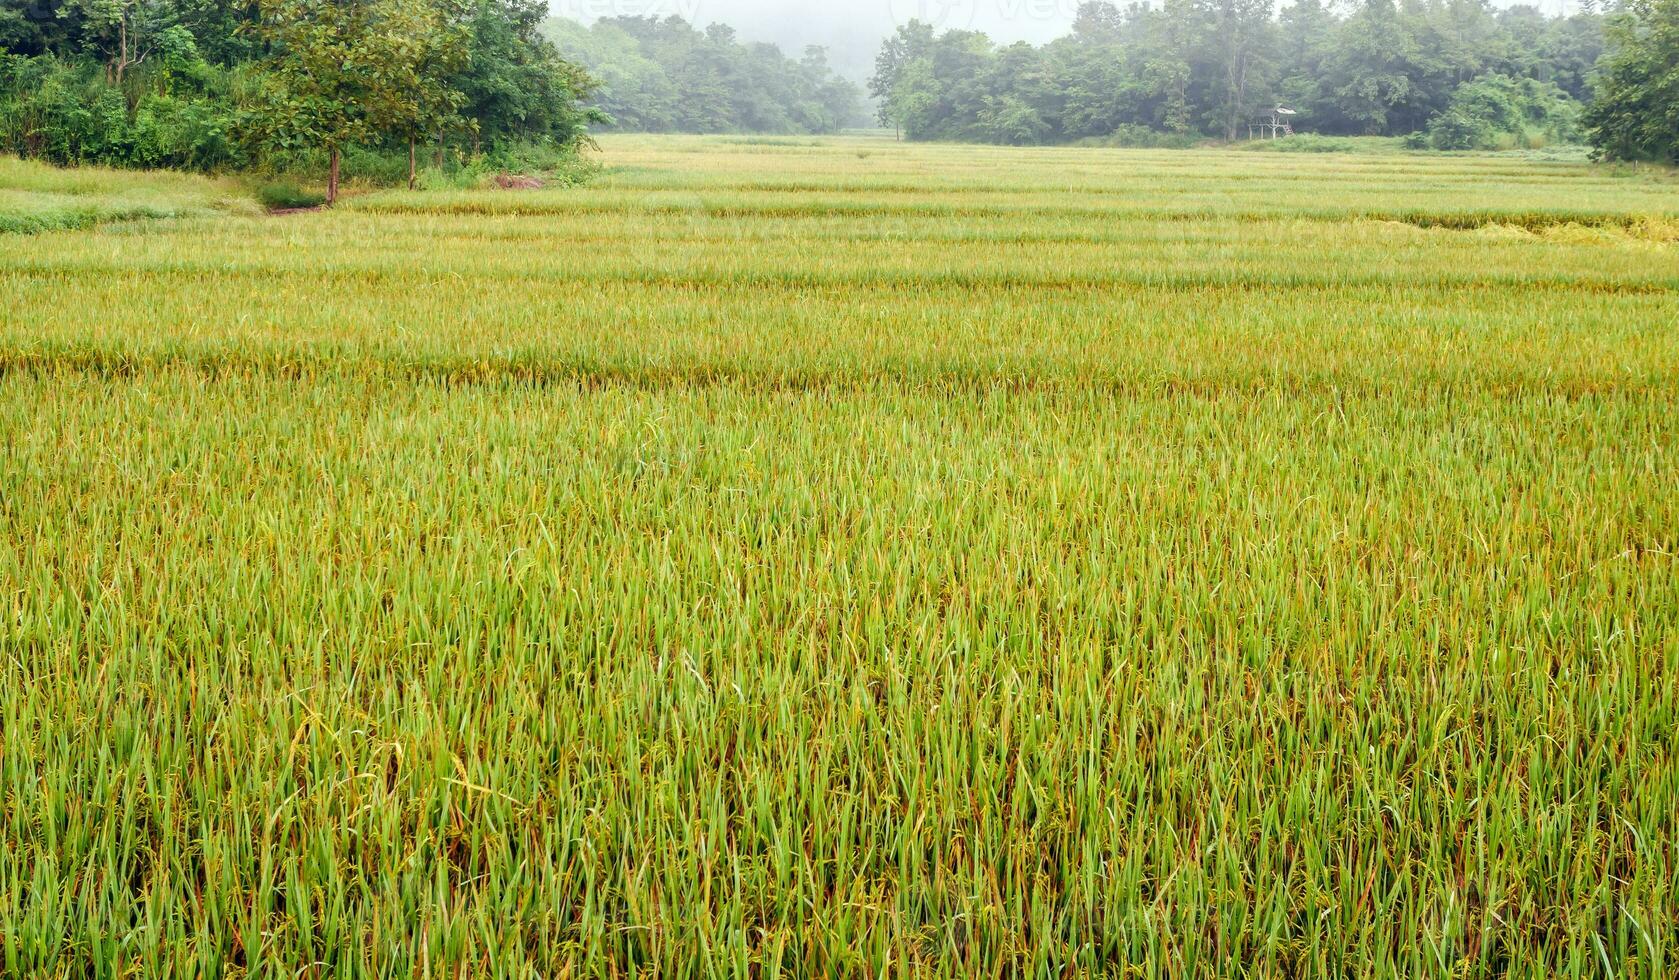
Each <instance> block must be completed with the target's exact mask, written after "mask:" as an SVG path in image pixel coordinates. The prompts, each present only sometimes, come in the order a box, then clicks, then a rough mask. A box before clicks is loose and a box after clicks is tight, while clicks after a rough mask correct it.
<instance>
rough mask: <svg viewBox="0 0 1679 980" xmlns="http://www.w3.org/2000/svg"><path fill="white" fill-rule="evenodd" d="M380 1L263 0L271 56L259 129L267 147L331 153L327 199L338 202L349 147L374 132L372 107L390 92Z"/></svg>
mask: <svg viewBox="0 0 1679 980" xmlns="http://www.w3.org/2000/svg"><path fill="white" fill-rule="evenodd" d="M378 3H379V0H259V8H260V17H261V19H260V21H259V24H260V27H259V28H258V30H259V32H260V34H261V36H262V38H263V40H264V41H265V42H266V43H267V44H268V45H269V47H270V49H271V52H272V53H271V55H270V56H269V58H268V59H267V61H266V62H265V63H264V65H263V85H262V94H261V95H260V96H259V98H258V106H257V111H256V112H255V114H254V117H253V118H254V132H255V134H256V136H257V138H258V139H259V140H260V141H261V142H262V143H263V144H264V145H265V146H266V147H268V148H270V149H278V150H282V151H297V150H302V149H313V148H324V149H325V150H326V151H327V157H328V169H327V194H326V197H327V203H328V204H332V203H335V202H336V201H337V200H338V190H339V166H340V159H341V156H342V153H343V150H344V147H345V146H347V145H349V144H351V143H353V142H356V141H357V140H361V139H364V138H366V137H368V136H370V135H371V134H372V129H371V127H370V126H369V117H370V114H369V106H370V105H373V104H375V103H376V102H378V101H379V100H380V99H381V98H383V97H384V93H382V92H381V90H380V88H379V84H380V81H381V73H380V70H379V69H378V67H377V66H376V65H375V64H374V61H375V60H376V59H375V57H374V55H373V51H372V48H373V45H372V44H371V39H372V37H373V34H374V30H375V16H376V14H377V13H378Z"/></svg>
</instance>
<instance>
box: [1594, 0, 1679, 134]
mask: <svg viewBox="0 0 1679 980" xmlns="http://www.w3.org/2000/svg"><path fill="white" fill-rule="evenodd" d="M1610 43H1611V46H1612V50H1611V52H1610V54H1609V55H1608V57H1606V58H1605V59H1604V63H1603V65H1602V67H1601V69H1600V72H1599V74H1600V78H1599V81H1598V92H1597V101H1596V102H1595V103H1594V104H1593V106H1592V107H1591V109H1590V111H1589V112H1588V114H1587V117H1586V126H1587V128H1588V130H1589V132H1590V135H1591V142H1592V145H1593V147H1594V148H1595V149H1596V151H1597V153H1598V154H1599V156H1601V157H1604V158H1607V159H1611V160H1656V161H1660V162H1663V163H1679V0H1628V2H1627V3H1626V5H1625V6H1624V7H1623V8H1622V10H1621V12H1620V13H1619V14H1618V15H1617V16H1615V17H1614V18H1613V19H1612V20H1611V26H1610Z"/></svg>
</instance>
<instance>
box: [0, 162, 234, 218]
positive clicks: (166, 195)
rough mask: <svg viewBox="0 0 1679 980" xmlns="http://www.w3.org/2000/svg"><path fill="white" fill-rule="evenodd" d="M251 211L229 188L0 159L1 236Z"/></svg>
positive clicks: (196, 180)
mask: <svg viewBox="0 0 1679 980" xmlns="http://www.w3.org/2000/svg"><path fill="white" fill-rule="evenodd" d="M252 210H253V208H252V205H251V204H250V202H248V201H246V200H244V199H243V195H242V194H241V193H240V192H239V190H238V188H237V187H236V186H234V185H233V184H232V183H231V182H226V181H211V180H206V179H204V178H202V177H194V176H190V175H187V174H173V173H149V174H145V175H138V174H135V173H133V172H131V171H123V170H108V169H105V168H102V167H82V168H78V169H74V170H60V169H56V168H53V167H48V166H43V165H41V164H37V163H30V162H27V161H22V160H18V159H17V158H15V157H5V156H0V234H34V233H38V232H43V231H73V230H80V229H85V228H91V227H93V226H95V225H100V224H108V223H112V222H127V221H144V220H156V219H162V218H183V217H202V216H205V215H213V214H220V213H238V214H245V213H249V212H250V211H252Z"/></svg>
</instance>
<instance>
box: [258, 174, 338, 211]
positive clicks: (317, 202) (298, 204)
mask: <svg viewBox="0 0 1679 980" xmlns="http://www.w3.org/2000/svg"><path fill="white" fill-rule="evenodd" d="M256 197H257V203H259V204H261V205H262V206H263V207H265V208H267V209H268V210H270V211H285V210H292V209H296V208H318V207H320V206H321V205H323V204H325V203H326V195H324V194H319V193H316V192H314V191H305V190H303V189H302V188H300V187H298V186H297V185H296V184H294V183H292V182H290V181H274V182H271V183H267V184H263V185H262V186H261V187H259V188H257V195H256Z"/></svg>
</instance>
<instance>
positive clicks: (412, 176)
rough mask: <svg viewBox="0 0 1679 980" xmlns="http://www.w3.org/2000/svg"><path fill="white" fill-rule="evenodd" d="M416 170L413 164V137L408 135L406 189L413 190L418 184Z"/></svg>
mask: <svg viewBox="0 0 1679 980" xmlns="http://www.w3.org/2000/svg"><path fill="white" fill-rule="evenodd" d="M418 183H419V181H418V179H417V171H416V170H415V166H414V137H413V136H409V137H408V189H409V190H413V189H414V187H415V185H416V184H418Z"/></svg>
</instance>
